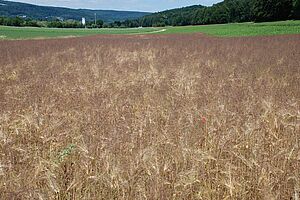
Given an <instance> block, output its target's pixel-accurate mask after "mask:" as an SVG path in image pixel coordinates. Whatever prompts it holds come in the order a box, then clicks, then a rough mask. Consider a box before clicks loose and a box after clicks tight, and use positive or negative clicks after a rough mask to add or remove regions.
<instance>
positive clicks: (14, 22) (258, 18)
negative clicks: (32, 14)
mask: <svg viewBox="0 0 300 200" xmlns="http://www.w3.org/2000/svg"><path fill="white" fill-rule="evenodd" d="M287 19H300V0H224V1H223V2H221V3H217V4H215V5H213V6H210V7H205V6H201V5H195V6H189V7H184V8H177V9H172V10H166V11H163V12H157V13H154V14H150V15H147V16H144V17H141V18H139V19H133V20H129V19H127V20H123V21H120V20H118V21H114V22H110V23H104V22H103V21H102V20H98V21H97V22H96V24H95V22H94V21H93V20H88V22H87V24H86V26H87V27H88V28H103V27H105V28H111V27H119V28H124V27H139V26H144V27H150V26H155V27H160V26H186V25H202V24H221V23H222V24H223V23H235V22H249V21H255V22H263V21H278V20H287ZM0 25H7V26H46V27H57V28H82V27H83V26H82V25H81V23H80V22H79V21H75V20H65V21H61V20H50V21H44V22H43V23H41V22H39V21H34V20H30V19H23V18H20V17H15V18H5V17H2V18H1V17H0Z"/></svg>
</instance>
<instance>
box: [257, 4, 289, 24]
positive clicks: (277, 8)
mask: <svg viewBox="0 0 300 200" xmlns="http://www.w3.org/2000/svg"><path fill="white" fill-rule="evenodd" d="M292 8H293V0H254V2H253V16H254V21H257V22H262V21H275V20H286V19H288V18H289V17H290V15H291V11H292Z"/></svg>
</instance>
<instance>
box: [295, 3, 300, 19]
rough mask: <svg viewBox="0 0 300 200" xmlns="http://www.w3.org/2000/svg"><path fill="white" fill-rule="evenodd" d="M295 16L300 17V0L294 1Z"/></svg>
mask: <svg viewBox="0 0 300 200" xmlns="http://www.w3.org/2000/svg"><path fill="white" fill-rule="evenodd" d="M293 18H294V19H300V0H294V2H293Z"/></svg>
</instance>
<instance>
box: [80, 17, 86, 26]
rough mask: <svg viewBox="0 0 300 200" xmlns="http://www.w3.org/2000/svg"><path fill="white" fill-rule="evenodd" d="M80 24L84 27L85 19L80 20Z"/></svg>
mask: <svg viewBox="0 0 300 200" xmlns="http://www.w3.org/2000/svg"><path fill="white" fill-rule="evenodd" d="M81 23H82V25H83V26H85V18H84V17H83V18H82V19H81Z"/></svg>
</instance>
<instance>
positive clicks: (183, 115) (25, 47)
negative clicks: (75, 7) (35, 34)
mask: <svg viewBox="0 0 300 200" xmlns="http://www.w3.org/2000/svg"><path fill="white" fill-rule="evenodd" d="M299 47H300V36H299V35H295V36H275V37H254V38H229V39H225V38H223V39H220V38H212V37H206V36H202V35H197V34H196V35H165V36H153V35H151V36H150V35H149V36H101V37H100V36H99V37H87V38H68V39H57V40H44V41H43V40H40V41H39V40H35V41H1V42H0V109H1V112H0V199H40V200H45V199H106V200H107V199H149V200H151V199H153V200H155V199H174V200H175V199H203V200H204V199H209V200H218V199H265V200H272V199H274V200H275V199H278V200H281V199H295V200H298V199H299V191H300V128H299V124H300V123H299V121H300V110H299V99H300V89H299V85H300V81H299V80H300V79H299V78H300V72H299V70H300V56H299V55H300V49H299Z"/></svg>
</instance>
